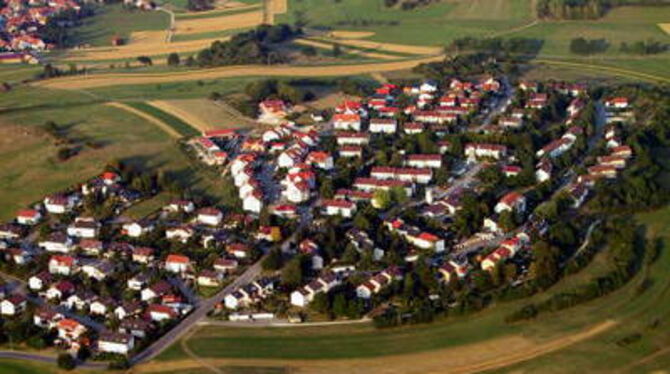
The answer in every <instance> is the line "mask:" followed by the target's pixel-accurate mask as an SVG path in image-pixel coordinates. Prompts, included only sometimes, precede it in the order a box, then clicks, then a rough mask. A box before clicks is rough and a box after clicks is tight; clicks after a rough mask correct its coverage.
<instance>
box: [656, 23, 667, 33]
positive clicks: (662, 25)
mask: <svg viewBox="0 0 670 374" xmlns="http://www.w3.org/2000/svg"><path fill="white" fill-rule="evenodd" d="M658 27H660V28H661V30H663V31H665V32H666V34H670V23H659V24H658Z"/></svg>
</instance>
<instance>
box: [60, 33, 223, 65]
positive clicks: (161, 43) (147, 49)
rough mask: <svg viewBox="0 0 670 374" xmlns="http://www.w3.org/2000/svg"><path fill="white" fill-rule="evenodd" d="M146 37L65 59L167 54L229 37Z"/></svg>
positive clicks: (102, 58)
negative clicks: (177, 39) (178, 39)
mask: <svg viewBox="0 0 670 374" xmlns="http://www.w3.org/2000/svg"><path fill="white" fill-rule="evenodd" d="M157 33H162V34H163V35H164V33H163V32H162V31H157ZM144 37H145V38H147V40H148V41H146V42H141V41H139V40H142V39H139V40H138V42H132V40H133V36H131V43H129V44H127V45H123V46H119V47H113V48H108V47H104V48H90V49H87V50H84V51H77V52H73V53H70V54H69V55H68V56H67V57H66V58H65V61H81V60H88V61H105V60H118V59H124V58H136V57H138V56H155V55H166V54H169V53H172V52H176V53H185V52H192V51H197V50H200V49H203V48H206V47H208V46H209V45H211V44H212V43H213V42H215V41H217V40H226V39H228V37H221V38H209V39H199V40H188V41H183V42H173V43H167V42H166V41H165V37H163V39H161V40H157V39H155V38H152V37H150V36H146V35H145V36H144Z"/></svg>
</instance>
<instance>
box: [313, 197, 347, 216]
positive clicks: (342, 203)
mask: <svg viewBox="0 0 670 374" xmlns="http://www.w3.org/2000/svg"><path fill="white" fill-rule="evenodd" d="M321 207H322V208H323V214H325V215H327V216H342V217H346V218H351V217H353V215H354V213H355V212H356V204H355V203H353V202H351V201H348V200H342V199H340V200H338V199H331V200H324V201H323V202H322V203H321Z"/></svg>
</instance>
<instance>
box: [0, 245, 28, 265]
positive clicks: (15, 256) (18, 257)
mask: <svg viewBox="0 0 670 374" xmlns="http://www.w3.org/2000/svg"><path fill="white" fill-rule="evenodd" d="M5 252H6V253H5V258H6V259H7V261H12V262H14V263H15V264H17V265H25V264H27V263H28V262H30V261H31V260H32V253H31V252H30V251H29V250H28V249H26V248H20V247H13V248H8V249H7V250H6V251H5Z"/></svg>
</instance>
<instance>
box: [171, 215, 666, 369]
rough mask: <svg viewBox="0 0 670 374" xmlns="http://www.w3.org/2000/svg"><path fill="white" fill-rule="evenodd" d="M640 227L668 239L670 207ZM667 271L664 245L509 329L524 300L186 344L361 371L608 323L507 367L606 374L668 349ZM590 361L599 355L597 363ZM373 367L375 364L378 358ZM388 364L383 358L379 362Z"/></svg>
mask: <svg viewBox="0 0 670 374" xmlns="http://www.w3.org/2000/svg"><path fill="white" fill-rule="evenodd" d="M639 220H640V222H642V223H644V224H646V226H647V232H648V235H649V237H657V236H658V235H661V236H662V237H663V238H664V239H666V240H670V207H668V208H665V209H662V210H659V211H657V212H654V213H649V214H642V215H640V216H639ZM604 270H605V268H604V262H603V259H602V258H600V257H596V259H595V260H594V261H593V262H592V263H591V264H590V265H589V266H588V267H587V268H586V269H584V270H582V272H580V273H578V274H577V275H576V276H574V277H571V278H568V279H565V280H564V281H562V282H560V283H558V284H557V285H555V286H554V287H553V288H552V289H551V290H550V291H549V292H547V293H544V294H541V295H538V296H536V297H535V298H536V299H538V300H539V299H544V298H548V297H550V296H551V295H552V294H553V293H557V292H564V291H569V290H570V289H572V288H573V287H575V286H576V285H578V284H580V283H581V282H582V281H586V280H587V279H591V278H593V277H597V276H598V275H599V274H602V272H603V271H604ZM668 270H670V252H668V250H667V245H666V248H665V250H663V251H662V253H661V255H660V257H659V259H658V260H657V261H656V262H655V263H654V264H653V265H652V266H651V267H650V268H649V269H648V270H643V271H642V272H641V273H640V274H638V276H636V278H634V279H633V280H632V281H631V282H630V283H629V284H628V285H626V286H624V287H623V288H622V289H620V290H618V291H616V292H613V293H612V294H609V295H607V296H605V297H601V298H599V299H597V300H594V301H592V302H589V303H585V304H582V305H579V306H576V307H573V308H570V309H567V310H565V311H563V312H558V313H546V314H541V315H540V317H539V318H538V319H536V320H533V321H530V322H525V323H519V324H514V325H508V324H505V323H504V322H503V321H502V318H503V316H504V315H506V314H507V313H509V311H510V310H512V309H514V308H517V307H518V306H519V305H521V304H526V303H527V302H528V300H522V301H520V302H512V303H506V304H500V305H497V306H495V307H494V308H493V309H490V310H487V311H485V312H482V313H480V314H479V315H475V316H472V317H467V318H460V319H459V318H457V319H452V320H448V321H441V322H437V323H434V324H432V325H426V326H414V327H409V328H401V329H393V330H374V329H373V328H372V327H370V326H366V325H352V326H338V327H319V328H310V327H305V328H290V329H286V328H285V329H272V328H267V329H239V328H238V329H235V328H230V327H226V328H216V327H211V326H210V327H207V328H203V329H201V330H200V331H198V332H197V333H196V334H195V335H194V337H193V338H191V340H189V341H188V343H187V344H188V346H189V348H190V349H191V350H192V351H193V352H197V355H198V356H200V357H212V358H230V359H233V362H236V361H235V360H239V359H246V360H247V361H249V362H251V361H255V362H257V363H262V362H264V360H269V362H272V363H274V364H276V365H281V362H283V363H285V364H287V365H288V364H290V363H291V362H292V360H298V361H299V362H301V363H302V362H307V360H315V359H330V360H338V359H343V358H347V359H349V360H353V361H351V363H352V364H354V363H356V364H358V365H363V367H365V362H372V361H370V360H366V357H369V358H371V357H379V356H386V357H389V359H388V360H391V359H393V357H398V356H396V355H398V354H401V353H402V354H410V353H412V352H414V353H417V354H418V355H421V354H420V353H419V352H422V351H425V352H427V353H428V352H430V351H431V350H434V351H433V352H434V355H435V356H436V357H440V356H442V357H446V356H445V355H447V354H449V352H450V350H451V349H458V348H457V347H463V346H464V344H468V343H469V344H475V346H476V343H477V342H484V341H491V342H495V341H496V340H498V339H510V338H513V337H518V338H521V339H523V340H524V341H531V342H542V341H545V340H547V339H551V337H555V336H560V335H561V334H567V333H570V332H574V331H578V330H579V329H582V328H584V326H589V325H591V324H594V323H597V322H598V321H604V320H606V319H609V320H611V321H614V323H616V324H617V327H616V328H610V329H605V330H603V331H605V332H602V333H601V334H600V335H595V336H594V337H592V338H590V339H588V340H585V341H582V342H579V343H577V344H575V345H574V346H571V347H568V348H566V349H564V350H560V351H558V352H555V353H551V354H549V355H547V356H545V357H541V358H538V359H537V360H532V361H529V362H528V363H526V364H521V365H519V367H518V368H516V367H514V368H512V369H515V370H516V369H519V370H520V372H538V371H542V372H557V373H558V372H561V373H564V372H584V371H582V370H586V371H591V372H602V371H605V370H607V369H608V368H609V369H611V368H616V367H625V366H626V365H630V364H631V363H633V362H636V361H637V360H639V359H640V358H642V357H645V356H647V355H649V354H651V353H653V352H655V351H656V350H658V349H661V348H663V347H665V346H666V345H667V344H668V343H670V329H668V328H667V326H666V325H665V324H666V322H665V321H666V319H667V318H666V317H668V315H669V314H670V299H668V297H667V292H668V290H669V289H670V277H668ZM644 279H650V280H651V286H650V287H649V288H648V289H646V290H645V291H644V292H640V291H639V285H640V283H641V281H642V280H644ZM656 320H660V321H661V322H660V323H661V325H660V327H658V326H657V327H653V328H652V327H651V326H652V325H653V322H654V321H656ZM632 332H641V333H642V334H643V340H642V341H641V342H640V343H639V344H638V343H635V344H633V345H630V346H627V347H621V346H619V345H617V344H616V342H617V341H619V340H620V339H621V338H622V337H625V336H627V335H629V334H631V333H632ZM501 341H502V340H501ZM504 341H505V342H507V340H504ZM515 342H516V343H515ZM508 344H509V346H508V347H507V349H506V351H507V352H510V351H514V350H515V347H514V346H513V344H519V345H520V346H522V345H523V343H522V341H518V342H517V341H516V340H510V341H509V342H508ZM539 344H541V343H539ZM466 346H467V345H466ZM483 353H484V352H482V354H483ZM595 354H598V356H597V357H595V358H594V355H595ZM399 357H402V356H399ZM412 357H413V356H412V355H408V356H405V360H407V361H412ZM421 357H423V356H421ZM185 358H187V355H185V353H184V352H183V351H182V350H181V348H180V346H179V345H174V346H173V347H171V348H170V349H169V350H168V351H166V352H165V353H164V354H163V355H161V356H160V357H159V359H160V360H164V361H167V362H169V361H171V360H183V359H185ZM356 359H360V361H359V360H356ZM371 359H372V358H371ZM376 360H377V361H380V359H379V358H377V359H376ZM385 360H387V359H382V360H381V361H382V362H383V361H385ZM557 360H558V361H557ZM345 361H346V360H345ZM332 362H339V361H332ZM414 364H415V365H416V367H415V371H416V372H420V368H421V366H419V365H421V361H414ZM654 364H656V365H662V363H655V362H653V361H652V362H650V363H648V365H650V366H651V365H654ZM306 365H308V364H306ZM444 369H445V371H448V369H449V364H448V363H445V366H444ZM504 371H505V372H507V370H504ZM324 372H326V371H324Z"/></svg>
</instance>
